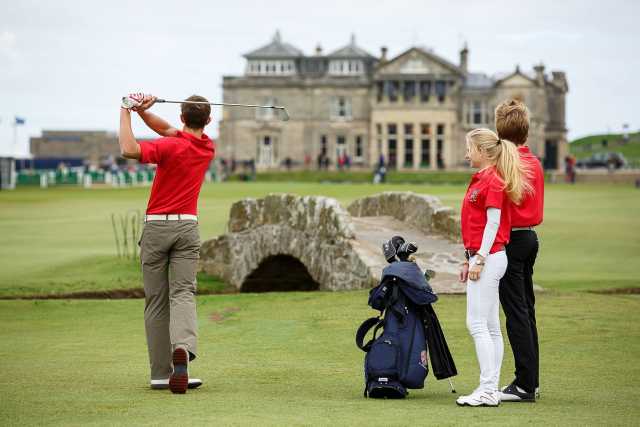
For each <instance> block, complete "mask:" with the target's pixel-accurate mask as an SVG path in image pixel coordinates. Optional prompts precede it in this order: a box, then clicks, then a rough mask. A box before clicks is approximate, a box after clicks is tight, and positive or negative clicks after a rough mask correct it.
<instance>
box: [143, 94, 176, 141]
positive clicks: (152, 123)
mask: <svg viewBox="0 0 640 427" xmlns="http://www.w3.org/2000/svg"><path fill="white" fill-rule="evenodd" d="M156 99H158V98H157V97H155V96H153V95H145V96H144V99H143V101H142V105H141V106H139V107H136V108H135V111H137V112H138V114H139V115H140V118H142V120H143V121H144V122H145V124H146V125H147V126H149V128H151V130H153V131H154V132H155V133H157V134H158V135H160V136H176V135H177V133H178V130H177V129H176V128H174V127H173V126H171V125H170V124H169V123H168V122H167V121H166V120H164V119H163V118H161V117H158V116H156V115H155V114H153V113H150V112H149V111H148V109H149V108H150V107H151V106H152V105H153V104H155V103H156Z"/></svg>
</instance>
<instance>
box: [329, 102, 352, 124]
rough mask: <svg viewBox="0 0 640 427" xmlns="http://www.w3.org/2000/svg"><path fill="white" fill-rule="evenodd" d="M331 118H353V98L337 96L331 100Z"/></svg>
mask: <svg viewBox="0 0 640 427" xmlns="http://www.w3.org/2000/svg"><path fill="white" fill-rule="evenodd" d="M331 118H332V119H338V120H351V98H346V97H344V96H337V97H334V98H332V100H331Z"/></svg>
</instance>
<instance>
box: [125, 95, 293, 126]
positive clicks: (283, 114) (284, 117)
mask: <svg viewBox="0 0 640 427" xmlns="http://www.w3.org/2000/svg"><path fill="white" fill-rule="evenodd" d="M128 100H129V97H126V96H123V97H122V103H123V105H128V104H127V101H128ZM156 103H161V104H207V105H221V106H225V107H246V108H271V109H273V110H276V111H279V112H280V114H278V116H279V117H280V119H282V121H283V122H287V121H289V113H288V112H287V109H286V108H285V107H280V106H277V105H256V104H229V103H225V102H204V101H172V100H168V99H160V98H158V99H156ZM133 106H134V105H133V104H132V105H131V106H130V107H133ZM130 107H127V108H130Z"/></svg>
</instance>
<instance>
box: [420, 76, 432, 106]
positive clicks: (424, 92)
mask: <svg viewBox="0 0 640 427" xmlns="http://www.w3.org/2000/svg"><path fill="white" fill-rule="evenodd" d="M430 95H431V82H430V81H421V82H420V102H429V96H430Z"/></svg>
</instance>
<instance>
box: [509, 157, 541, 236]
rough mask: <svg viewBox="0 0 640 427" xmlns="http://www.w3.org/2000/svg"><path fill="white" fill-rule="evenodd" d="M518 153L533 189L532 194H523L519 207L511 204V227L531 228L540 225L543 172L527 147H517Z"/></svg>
mask: <svg viewBox="0 0 640 427" xmlns="http://www.w3.org/2000/svg"><path fill="white" fill-rule="evenodd" d="M518 153H520V161H521V162H522V163H524V165H525V167H527V169H528V175H529V183H530V184H531V186H532V187H533V193H531V194H525V196H524V197H523V199H522V201H521V202H520V204H519V205H515V204H511V226H512V227H533V226H536V225H538V224H541V223H542V211H543V208H544V172H543V171H542V165H540V161H539V160H538V158H537V157H536V156H534V155H533V154H532V153H531V150H529V147H527V146H526V145H521V146H519V147H518Z"/></svg>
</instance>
